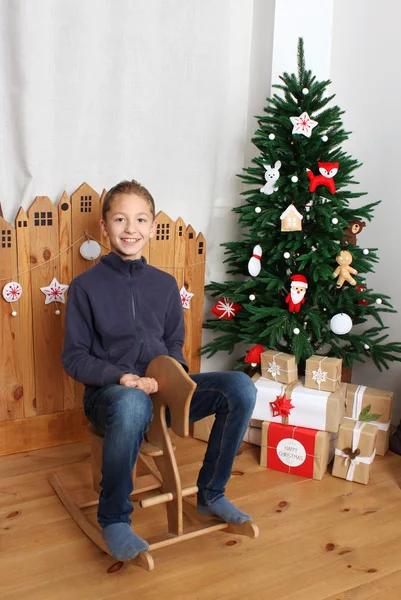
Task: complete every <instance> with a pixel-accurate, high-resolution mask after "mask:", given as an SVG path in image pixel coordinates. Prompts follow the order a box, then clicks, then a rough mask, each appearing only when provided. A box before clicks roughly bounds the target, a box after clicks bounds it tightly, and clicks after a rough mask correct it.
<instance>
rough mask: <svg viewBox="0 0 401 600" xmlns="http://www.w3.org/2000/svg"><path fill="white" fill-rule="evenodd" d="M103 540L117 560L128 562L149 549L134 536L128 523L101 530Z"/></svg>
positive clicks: (114, 524)
mask: <svg viewBox="0 0 401 600" xmlns="http://www.w3.org/2000/svg"><path fill="white" fill-rule="evenodd" d="M103 539H104V541H105V542H106V544H107V546H108V548H109V550H110V553H111V555H112V556H114V558H117V560H130V559H131V558H134V557H135V556H136V555H137V554H139V553H140V552H144V551H145V550H148V549H149V544H148V543H147V542H145V540H143V539H142V538H140V537H139V535H136V533H134V532H133V531H132V529H131V527H130V526H129V525H128V523H112V524H111V525H107V526H106V527H105V528H104V529H103Z"/></svg>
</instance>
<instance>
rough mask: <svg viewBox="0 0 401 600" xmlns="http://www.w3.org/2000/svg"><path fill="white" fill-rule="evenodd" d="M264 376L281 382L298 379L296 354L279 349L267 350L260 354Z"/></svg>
mask: <svg viewBox="0 0 401 600" xmlns="http://www.w3.org/2000/svg"><path fill="white" fill-rule="evenodd" d="M260 366H261V371H262V376H263V377H265V378H266V379H272V380H273V381H280V382H281V383H292V382H293V381H297V379H298V367H297V363H296V362H295V356H293V355H292V354H286V353H285V352H277V350H266V351H265V352H262V353H261V355H260Z"/></svg>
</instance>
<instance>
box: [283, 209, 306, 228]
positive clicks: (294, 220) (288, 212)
mask: <svg viewBox="0 0 401 600" xmlns="http://www.w3.org/2000/svg"><path fill="white" fill-rule="evenodd" d="M280 219H281V231H302V219H303V216H302V215H301V213H300V212H298V211H297V209H296V208H295V206H294V205H293V204H290V206H289V207H288V208H286V209H285V211H284V212H283V213H282V215H281V216H280Z"/></svg>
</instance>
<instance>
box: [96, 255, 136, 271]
mask: <svg viewBox="0 0 401 600" xmlns="http://www.w3.org/2000/svg"><path fill="white" fill-rule="evenodd" d="M100 260H101V262H102V263H103V264H104V265H107V266H108V267H111V268H112V269H114V270H115V271H118V272H119V273H122V274H125V275H133V274H135V275H140V274H142V273H143V272H144V271H145V268H146V265H147V262H146V258H145V257H144V256H141V258H138V259H137V260H129V259H128V260H124V259H123V258H121V256H119V255H118V254H116V253H115V252H110V253H109V254H107V255H106V256H102V258H101V259H100Z"/></svg>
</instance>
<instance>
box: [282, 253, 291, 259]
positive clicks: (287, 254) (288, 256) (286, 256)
mask: <svg viewBox="0 0 401 600" xmlns="http://www.w3.org/2000/svg"><path fill="white" fill-rule="evenodd" d="M283 256H284V258H290V256H291V254H290V253H289V252H284V254H283Z"/></svg>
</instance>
